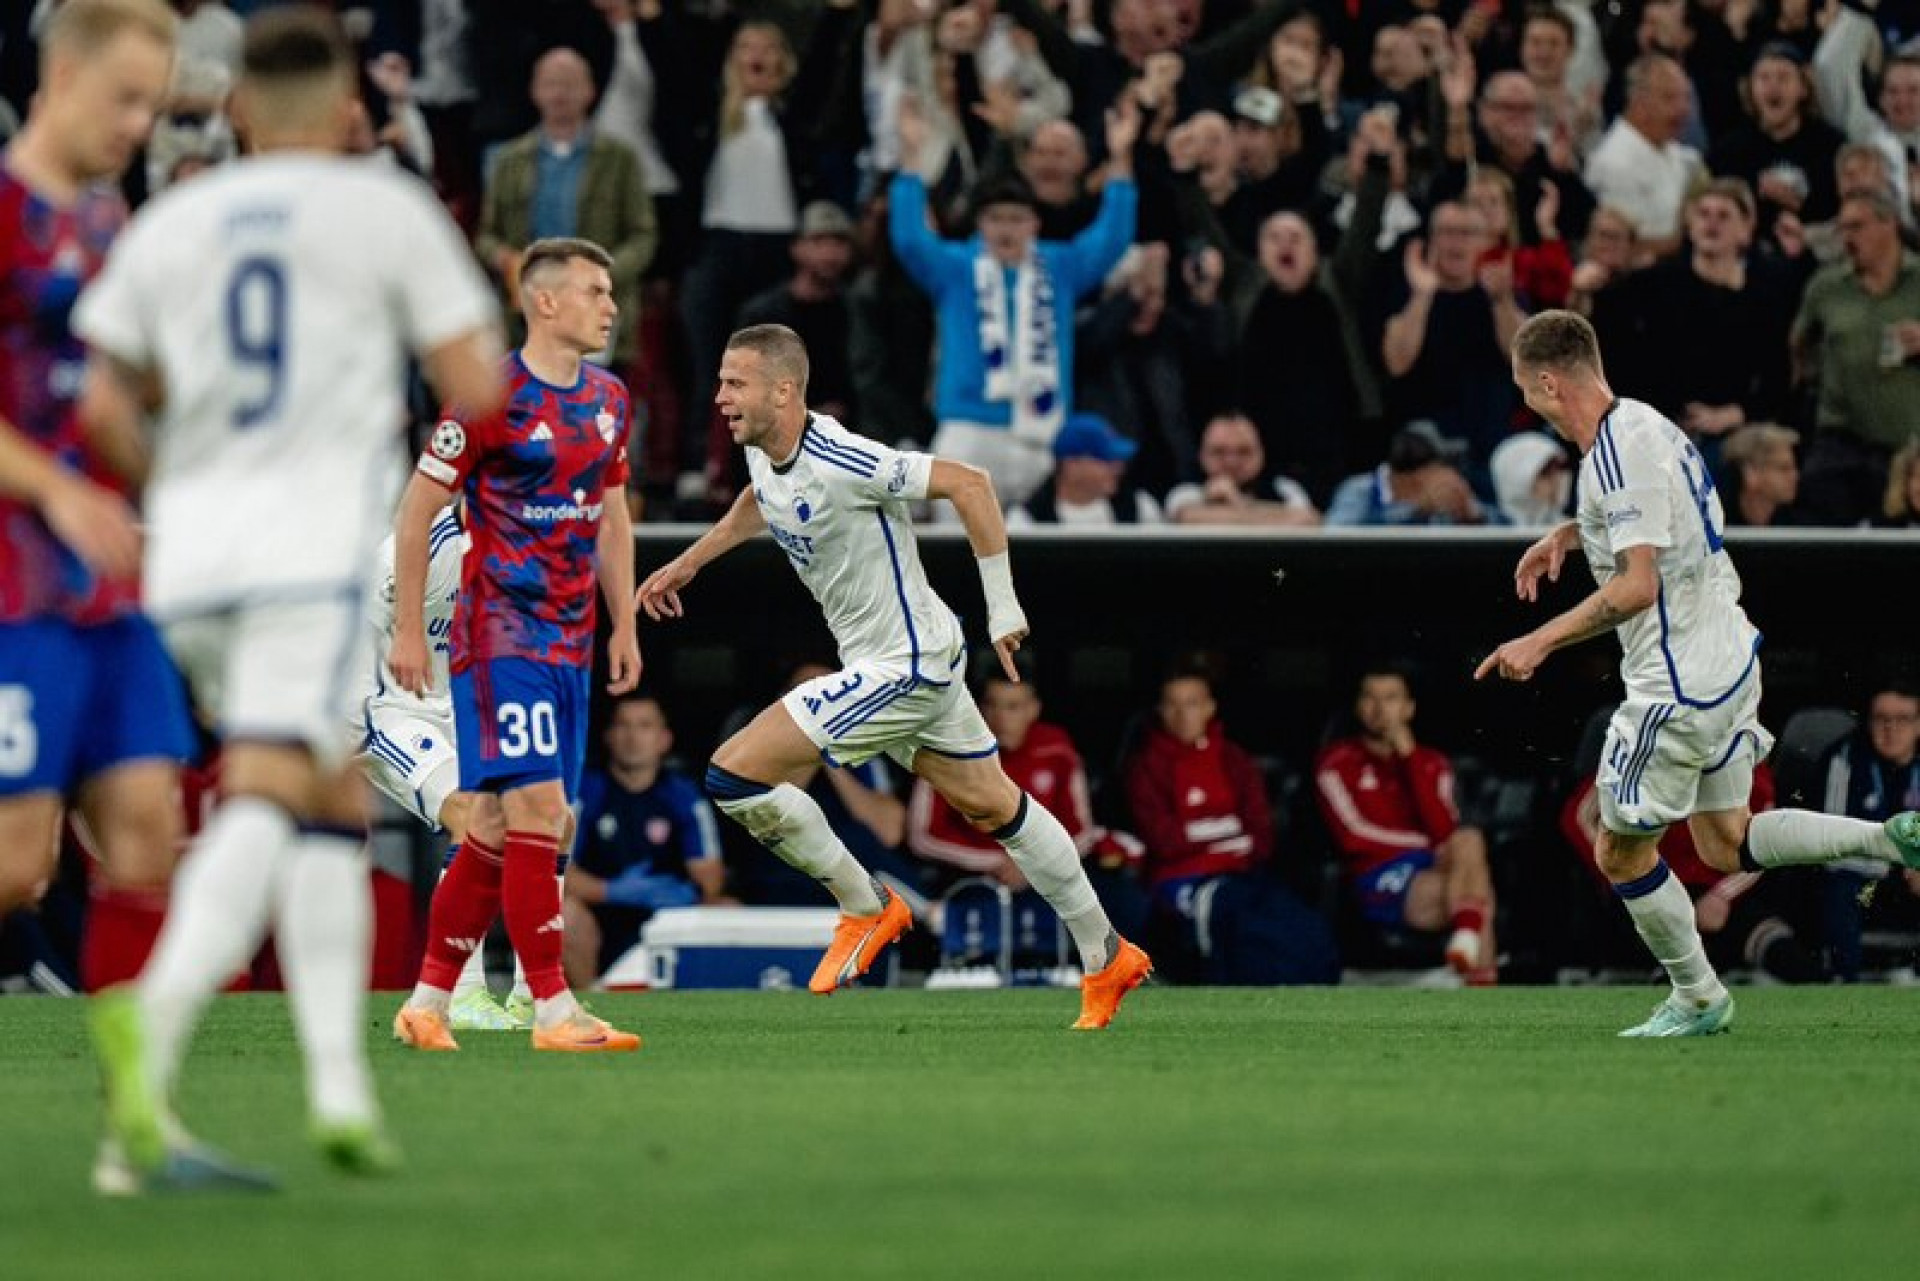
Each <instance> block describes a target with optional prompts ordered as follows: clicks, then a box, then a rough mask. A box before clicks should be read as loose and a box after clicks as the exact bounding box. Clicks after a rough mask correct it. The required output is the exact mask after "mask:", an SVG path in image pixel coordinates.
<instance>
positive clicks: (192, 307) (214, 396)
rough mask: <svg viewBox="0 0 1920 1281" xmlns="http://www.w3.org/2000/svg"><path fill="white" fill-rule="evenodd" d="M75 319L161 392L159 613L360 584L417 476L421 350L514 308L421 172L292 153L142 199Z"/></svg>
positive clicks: (155, 487)
mask: <svg viewBox="0 0 1920 1281" xmlns="http://www.w3.org/2000/svg"><path fill="white" fill-rule="evenodd" d="M73 323H74V328H75V330H76V331H77V332H78V333H79V334H80V335H81V337H83V338H84V339H86V341H87V342H88V343H89V344H91V345H92V346H94V347H96V348H98V349H100V350H103V351H105V352H107V353H109V354H111V355H113V356H116V357H118V358H120V359H121V360H124V361H126V362H127V363H128V364H131V365H134V366H138V367H144V368H151V369H153V370H155V371H156V372H158V374H159V375H160V378H161V381H162V384H163V386H164V388H165V394H166V403H165V406H164V408H163V409H162V411H161V415H160V418H159V420H158V422H157V423H156V424H155V439H154V454H153V474H152V479H151V481H150V483H149V485H148V489H147V494H146V499H145V513H146V520H147V531H148V544H147V566H146V599H147V603H148V605H149V607H150V608H151V609H152V610H153V611H154V613H155V614H156V615H158V616H160V617H163V618H164V617H167V616H170V615H173V616H177V615H181V614H189V613H194V612H198V611H201V610H204V609H211V608H220V607H224V606H229V605H232V604H235V603H238V602H242V601H246V600H253V599H260V598H261V597H262V595H263V594H271V595H272V596H274V597H276V598H283V597H285V596H287V595H290V594H298V595H323V594H328V593H333V592H339V593H341V594H343V595H349V596H351V597H352V598H355V599H357V598H358V596H359V594H360V592H361V590H362V584H363V583H364V582H365V579H366V575H367V573H368V571H369V568H370V566H371V564H372V561H373V554H374V549H375V547H376V546H377V545H378V543H379V540H380V535H381V532H382V531H383V530H384V529H385V528H386V527H387V522H388V518H389V515H390V513H391V512H392V510H393V502H394V498H395V497H396V493H397V489H398V486H399V483H400V480H401V478H402V477H403V476H404V475H405V466H404V458H403V456H402V453H401V447H402V443H403V442H402V439H401V432H400V427H401V425H402V423H403V421H404V408H405V407H404V401H403V395H402V393H403V388H404V375H405V364H406V359H407V355H408V353H409V352H412V353H415V354H419V353H424V352H427V351H430V350H432V349H434V348H436V347H439V346H442V345H443V344H445V343H447V342H450V341H453V340H454V339H457V338H459V337H461V336H463V335H465V334H469V333H473V332H476V331H478V330H481V329H483V328H485V327H490V326H493V325H495V324H496V323H497V308H496V304H495V302H494V299H493V297H492V295H491V293H490V291H489V290H488V289H487V286H486V283H485V281H484V280H482V278H481V276H480V274H479V271H478V269H477V267H476V266H475V265H474V262H473V259H472V256H471V254H470V253H469V252H468V250H467V246H466V244H465V242H464V241H463V240H462V239H461V237H460V233H459V231H458V230H457V229H456V228H455V227H454V225H453V222H452V220H451V219H449V218H448V217H447V215H446V212H445V211H444V210H443V209H441V208H440V207H439V206H438V205H437V204H436V203H435V202H434V199H433V194H432V192H430V191H429V190H428V189H427V188H426V187H425V185H423V184H422V183H420V182H419V181H417V180H416V179H413V178H410V177H407V176H405V175H403V174H400V173H398V172H396V171H394V170H393V169H391V168H389V167H388V166H385V165H382V164H377V163H372V162H369V161H365V160H358V159H349V158H345V157H339V156H329V155H323V154H319V153H275V154H270V155H266V156H261V157H258V158H253V159H246V160H241V161H238V162H236V163H234V164H230V165H225V166H222V167H220V168H218V169H215V170H212V171H211V172H209V173H206V174H204V175H202V176H200V177H198V178H195V179H194V180H193V181H191V182H187V183H183V184H181V185H180V186H178V187H176V188H174V189H172V190H170V191H168V192H167V193H166V194H165V195H163V196H161V197H159V198H158V199H156V200H154V201H153V202H152V203H151V204H149V205H148V206H147V207H146V208H144V209H142V210H141V212H140V214H139V216H137V217H136V218H134V219H133V221H132V223H131V224H130V225H129V226H128V228H127V230H126V232H125V233H124V234H123V235H122V236H121V237H120V239H119V240H118V241H117V242H116V243H115V245H114V247H113V250H112V252H111V254H110V255H109V256H108V259H107V263H106V266H105V268H104V269H103V270H102V272H101V274H100V276H99V277H98V279H96V280H95V281H94V282H93V284H92V286H91V287H90V288H88V290H87V291H86V292H85V294H83V295H82V297H81V299H80V301H79V303H78V305H77V307H76V309H75V311H74V317H73Z"/></svg>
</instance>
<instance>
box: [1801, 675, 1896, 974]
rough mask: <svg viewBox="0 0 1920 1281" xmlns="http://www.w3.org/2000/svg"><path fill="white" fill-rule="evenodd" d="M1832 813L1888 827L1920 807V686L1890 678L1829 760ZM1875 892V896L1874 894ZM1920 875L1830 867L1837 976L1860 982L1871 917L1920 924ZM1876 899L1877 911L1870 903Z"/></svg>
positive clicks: (1874, 866) (1830, 937)
mask: <svg viewBox="0 0 1920 1281" xmlns="http://www.w3.org/2000/svg"><path fill="white" fill-rule="evenodd" d="M1826 780H1827V794H1826V800H1825V803H1824V804H1823V806H1822V808H1823V809H1825V811H1826V812H1827V813H1829V814H1846V815H1849V816H1850V817H1853V818H1864V819H1871V820H1872V821H1874V822H1884V821H1885V820H1886V819H1887V818H1888V817H1889V816H1891V815H1893V814H1896V813H1898V812H1899V811H1901V810H1910V809H1914V808H1916V807H1920V688H1916V687H1915V686H1913V685H1911V684H1907V683H1905V682H1902V681H1889V682H1887V683H1885V684H1883V685H1881V687H1880V688H1879V689H1877V690H1875V691H1874V694H1873V697H1872V698H1871V699H1869V700H1868V702H1867V718H1866V724H1865V725H1863V726H1862V727H1861V728H1860V729H1858V730H1856V731H1855V732H1854V733H1853V734H1851V735H1850V736H1848V737H1847V738H1846V739H1845V740H1843V741H1842V742H1840V743H1839V744H1837V745H1835V747H1834V748H1833V751H1832V753H1831V754H1830V755H1829V756H1828V758H1827V766H1826ZM1870 887H1871V889H1872V892H1871V894H1869V893H1868V891H1869V888H1870ZM1916 896H1920V872H1915V871H1912V870H1907V869H1896V868H1889V867H1888V866H1887V865H1886V864H1885V863H1875V862H1860V863H1857V864H1856V863H1835V864H1830V865H1829V866H1828V867H1827V869H1826V925H1827V949H1828V959H1829V963H1830V965H1831V967H1832V970H1833V974H1834V976H1835V977H1836V978H1838V979H1840V980H1841V981H1842V982H1844V983H1853V982H1856V981H1858V979H1859V978H1860V969H1861V965H1862V960H1863V957H1862V945H1861V933H1862V931H1863V929H1864V928H1865V923H1866V920H1867V919H1868V916H1869V914H1871V915H1872V916H1873V917H1874V918H1877V919H1887V918H1893V919H1897V920H1899V921H1901V922H1902V923H1903V924H1906V925H1908V926H1909V927H1912V926H1915V925H1920V903H1917V902H1916ZM1869 897H1870V898H1871V899H1872V905H1871V907H1868V906H1867V905H1865V904H1864V903H1863V901H1862V900H1863V899H1867V898H1869Z"/></svg>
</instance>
